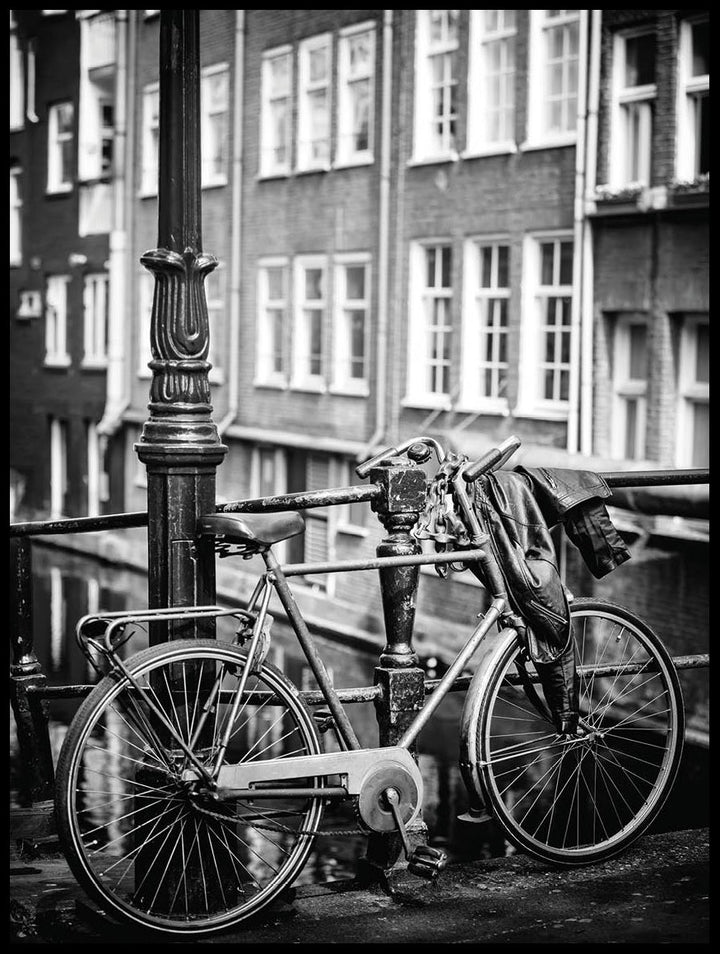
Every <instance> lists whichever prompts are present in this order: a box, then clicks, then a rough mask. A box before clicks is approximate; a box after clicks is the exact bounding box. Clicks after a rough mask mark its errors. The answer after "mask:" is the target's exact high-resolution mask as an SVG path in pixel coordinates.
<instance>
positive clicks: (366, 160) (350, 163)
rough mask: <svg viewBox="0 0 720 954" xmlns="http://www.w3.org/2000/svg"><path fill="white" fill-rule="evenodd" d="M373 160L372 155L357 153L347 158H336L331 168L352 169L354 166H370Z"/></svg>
mask: <svg viewBox="0 0 720 954" xmlns="http://www.w3.org/2000/svg"><path fill="white" fill-rule="evenodd" d="M374 162H375V157H374V156H372V155H358V156H356V157H354V158H352V157H351V158H349V159H336V160H335V162H334V163H333V165H332V167H333V169H352V168H354V167H355V166H371V165H373V163H374Z"/></svg>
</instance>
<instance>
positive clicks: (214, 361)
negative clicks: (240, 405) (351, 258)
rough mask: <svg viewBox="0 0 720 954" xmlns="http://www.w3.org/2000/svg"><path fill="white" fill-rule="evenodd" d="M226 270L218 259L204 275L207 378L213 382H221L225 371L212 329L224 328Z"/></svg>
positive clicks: (216, 338)
mask: <svg viewBox="0 0 720 954" xmlns="http://www.w3.org/2000/svg"><path fill="white" fill-rule="evenodd" d="M227 283H228V271H227V268H226V267H225V262H223V261H218V263H217V265H216V266H215V268H214V269H213V270H212V271H211V272H208V274H207V275H206V276H205V303H206V305H207V315H208V343H209V347H208V354H207V360H208V361H209V362H210V364H211V365H212V367H211V368H210V374H209V376H208V377H209V380H210V381H211V383H213V384H223V382H224V381H225V373H224V371H223V368H222V365H221V364H220V355H221V354H222V353H223V349H222V348H219V347H218V337H217V336H216V335H214V334H213V329H218V330H219V329H221V328H223V329H224V324H225V314H226V305H227Z"/></svg>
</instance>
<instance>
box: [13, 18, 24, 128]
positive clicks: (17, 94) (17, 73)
mask: <svg viewBox="0 0 720 954" xmlns="http://www.w3.org/2000/svg"><path fill="white" fill-rule="evenodd" d="M10 26H11V28H12V22H11V24H10ZM24 79H25V78H24V76H23V55H22V50H21V49H20V44H19V43H18V38H17V33H15V31H14V30H12V29H11V33H10V129H22V126H23V122H24V120H25V89H24V86H25V83H24Z"/></svg>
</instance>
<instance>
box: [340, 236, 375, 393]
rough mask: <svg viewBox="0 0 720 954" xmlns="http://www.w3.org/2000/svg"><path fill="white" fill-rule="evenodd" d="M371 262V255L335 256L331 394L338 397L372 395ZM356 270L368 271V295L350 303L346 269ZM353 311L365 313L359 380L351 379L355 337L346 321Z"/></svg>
mask: <svg viewBox="0 0 720 954" xmlns="http://www.w3.org/2000/svg"><path fill="white" fill-rule="evenodd" d="M371 261H372V256H371V255H370V254H369V253H363V254H358V253H343V254H340V255H336V256H335V258H334V267H335V275H334V280H333V288H334V295H333V322H332V329H333V335H332V338H333V363H332V367H333V373H332V384H331V387H330V390H331V391H333V392H334V393H336V394H355V395H359V396H362V397H367V395H368V394H369V393H370V388H369V383H368V373H369V363H370V362H369V359H370V353H369V344H370V303H371V300H372V299H371V295H372V286H371V281H372V275H371V265H370V263H371ZM353 267H357V268H364V270H365V294H364V296H363V298H361V299H349V298H348V297H347V295H346V290H347V269H348V268H353ZM350 310H352V311H364V313H365V318H364V322H363V348H364V351H363V364H364V374H363V376H362V377H360V378H358V377H352V376H351V375H350V365H351V363H352V353H351V351H352V335H351V328H349V327H348V325H349V320H348V317H347V312H348V311H350Z"/></svg>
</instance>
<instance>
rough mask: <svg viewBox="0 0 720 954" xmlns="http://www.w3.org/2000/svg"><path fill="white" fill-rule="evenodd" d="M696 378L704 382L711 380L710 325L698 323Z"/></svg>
mask: <svg viewBox="0 0 720 954" xmlns="http://www.w3.org/2000/svg"><path fill="white" fill-rule="evenodd" d="M695 380H696V381H699V382H702V383H706V382H708V381H709V380H710V325H698V329H697V354H696V357H695Z"/></svg>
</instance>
